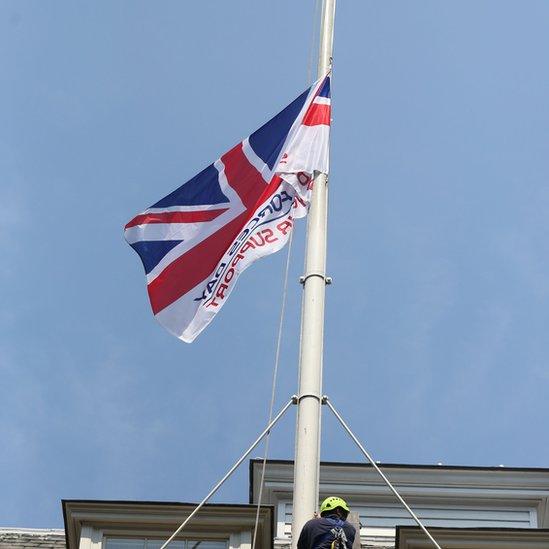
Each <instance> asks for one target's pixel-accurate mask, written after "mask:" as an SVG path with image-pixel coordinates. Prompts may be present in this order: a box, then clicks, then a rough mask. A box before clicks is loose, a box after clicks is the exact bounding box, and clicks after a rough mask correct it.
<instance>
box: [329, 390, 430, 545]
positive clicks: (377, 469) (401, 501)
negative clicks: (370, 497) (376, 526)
mask: <svg viewBox="0 0 549 549" xmlns="http://www.w3.org/2000/svg"><path fill="white" fill-rule="evenodd" d="M325 402H326V405H327V406H328V408H330V410H331V411H332V412H333V414H334V416H335V417H336V419H337V420H338V421H339V423H340V424H341V426H342V427H343V429H345V431H347V434H348V435H349V436H350V437H351V438H352V439H353V442H354V443H355V444H356V445H357V446H358V449H359V450H360V451H361V452H362V453H363V454H364V457H365V458H366V459H367V460H368V461H369V462H370V464H371V465H372V467H373V468H374V469H375V470H376V471H377V473H378V474H379V476H380V477H381V478H382V479H383V481H384V482H385V484H387V486H388V487H389V489H390V490H391V492H393V494H394V495H395V496H396V497H397V499H398V501H400V503H402V505H403V507H404V508H405V509H406V511H408V513H410V516H411V517H412V518H413V519H414V521H415V522H416V524H417V525H418V526H419V527H420V528H421V529H422V530H423V532H424V533H425V535H426V536H427V537H428V538H429V539H430V540H431V541H432V542H433V545H434V546H435V547H436V548H437V549H441V547H440V545H439V544H438V543H437V541H436V540H435V538H434V537H433V536H432V535H431V533H430V532H429V530H427V528H426V527H425V525H424V524H423V522H421V520H419V518H418V516H417V515H416V514H415V513H414V512H413V511H412V509H411V508H410V506H409V505H408V504H407V503H406V502H405V501H404V499H403V498H402V496H401V495H400V494H399V493H398V491H397V489H396V488H395V487H394V486H393V485H392V484H391V481H390V480H389V479H388V478H387V477H386V476H385V475H384V474H383V471H382V470H381V469H380V468H379V467H378V466H377V463H376V462H375V460H374V458H373V457H372V456H371V454H370V453H369V452H368V450H366V448H364V446H363V445H362V444H361V443H360V441H359V440H358V438H357V437H356V436H355V434H354V433H353V432H352V431H351V428H350V427H349V426H348V425H347V424H346V423H345V420H344V419H343V418H342V417H341V416H340V415H339V413H338V411H337V410H336V409H335V408H334V407H333V406H332V403H331V402H330V400H329V399H328V398H326V397H325Z"/></svg>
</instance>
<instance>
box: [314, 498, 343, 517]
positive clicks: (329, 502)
mask: <svg viewBox="0 0 549 549" xmlns="http://www.w3.org/2000/svg"><path fill="white" fill-rule="evenodd" d="M337 507H341V508H342V509H344V510H345V511H347V513H348V512H349V507H347V503H345V500H344V499H341V498H338V497H336V496H330V497H328V498H326V499H325V500H324V501H323V502H322V505H321V506H320V513H321V514H322V513H324V511H331V510H332V509H335V508H337Z"/></svg>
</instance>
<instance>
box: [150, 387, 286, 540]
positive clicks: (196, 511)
mask: <svg viewBox="0 0 549 549" xmlns="http://www.w3.org/2000/svg"><path fill="white" fill-rule="evenodd" d="M295 400H296V397H295V396H293V397H292V398H291V400H290V402H288V403H287V404H286V405H285V406H284V408H282V410H280V412H278V414H277V415H276V416H275V418H274V419H273V420H272V421H271V423H269V425H267V427H266V428H265V430H264V431H263V432H262V433H261V434H260V435H259V436H258V437H257V438H256V439H255V442H254V443H253V444H252V445H251V446H250V447H249V448H248V449H247V450H246V451H245V452H244V454H242V456H241V457H240V458H239V459H238V460H237V461H236V463H235V464H234V465H233V466H232V467H231V468H230V469H229V471H228V472H227V474H226V475H225V476H224V477H223V478H222V479H221V480H220V481H219V482H218V483H217V484H216V485H215V486H214V487H213V488H212V489H211V490H210V493H209V494H208V495H207V496H206V497H205V498H204V499H203V500H202V501H201V502H200V503H199V504H198V505H197V506H196V507H195V508H194V510H193V512H192V513H191V514H190V515H189V516H188V517H187V518H186V519H185V520H184V521H183V522H182V523H181V525H180V526H179V528H178V529H177V530H176V531H175V532H174V533H173V534H172V535H171V536H170V537H169V539H167V540H166V542H165V543H164V545H162V547H161V548H160V549H164V548H165V547H167V546H168V544H169V543H170V542H171V541H173V539H174V538H175V536H177V534H179V532H181V530H183V528H185V526H186V525H187V523H188V522H189V521H190V520H191V519H192V518H193V517H194V516H195V515H196V513H198V511H199V510H200V509H201V507H202V506H203V505H204V504H205V503H206V502H207V501H208V500H209V499H210V498H211V497H212V496H213V495H214V494H215V493H216V492H217V491H218V490H219V488H221V486H222V485H223V484H224V482H225V481H226V480H227V479H228V478H229V477H230V476H231V475H232V474H233V473H234V472H235V470H236V469H237V468H238V466H239V465H240V464H241V463H242V462H243V461H244V460H245V459H246V458H247V457H248V455H249V454H250V452H251V451H252V450H253V449H254V448H255V447H256V446H257V445H258V444H259V443H260V442H261V440H262V439H263V437H264V436H265V435H266V434H267V433H268V432H269V431H270V430H271V429H272V428H273V427H274V425H275V424H276V423H277V422H278V420H279V419H280V418H281V417H282V416H283V415H284V413H285V412H286V410H287V409H288V408H289V407H290V406H291V405H292V404H293V403H294V402H295Z"/></svg>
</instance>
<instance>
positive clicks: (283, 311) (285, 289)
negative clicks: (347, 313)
mask: <svg viewBox="0 0 549 549" xmlns="http://www.w3.org/2000/svg"><path fill="white" fill-rule="evenodd" d="M294 230H295V224H294V227H293V229H292V232H291V233H290V238H289V240H288V253H287V254H286V268H285V272H284V286H283V290H282V305H281V307H280V319H279V322H278V337H277V340H276V354H275V362H274V369H273V382H272V388H271V404H270V406H269V421H268V423H270V422H271V418H272V416H273V408H274V401H275V395H276V384H277V378H278V365H279V363H280V348H281V344H282V330H283V327H284V318H285V314H286V298H287V295H288V274H289V272H290V258H291V255H292V242H293V240H294ZM270 440H271V433H270V431H269V432H268V433H267V436H266V438H265V454H264V455H263V465H262V468H261V480H260V483H259V495H258V497H257V510H256V513H255V525H254V536H253V541H252V549H255V542H256V539H257V527H258V525H259V513H260V510H261V499H262V497H263V485H264V482H265V469H266V467H267V456H268V455H269V442H270Z"/></svg>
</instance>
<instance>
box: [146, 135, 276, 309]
mask: <svg viewBox="0 0 549 549" xmlns="http://www.w3.org/2000/svg"><path fill="white" fill-rule="evenodd" d="M221 160H222V161H223V163H224V164H225V174H226V176H227V180H228V182H229V185H230V186H231V187H232V188H233V189H234V190H235V191H236V192H237V193H238V195H239V196H240V199H241V200H242V202H243V204H244V205H245V206H246V211H244V212H243V213H241V214H240V215H239V216H238V217H236V218H235V219H233V220H232V221H231V222H230V223H228V224H227V225H224V226H223V227H221V228H220V229H219V230H218V231H217V232H215V233H214V234H212V235H211V236H209V237H208V238H206V239H205V240H203V241H202V242H200V243H199V244H197V245H196V246H195V247H194V248H191V249H190V250H189V251H187V252H186V253H185V254H183V255H182V256H180V257H178V258H177V259H176V260H175V261H173V262H172V263H170V264H169V265H168V266H167V267H166V268H165V269H164V270H163V271H162V272H161V273H160V274H159V275H158V276H157V277H156V278H155V279H154V280H153V281H152V282H151V283H150V284H149V285H148V288H147V290H148V292H149V299H150V301H151V307H152V310H153V313H154V314H157V313H158V312H160V311H161V310H162V309H164V308H165V307H167V306H168V305H170V304H171V303H173V302H174V301H175V300H177V299H179V298H180V297H181V296H183V295H185V294H186V293H187V292H188V291H189V290H192V289H193V288H194V287H195V286H196V285H197V284H198V283H199V282H201V281H203V280H205V279H206V278H207V277H208V276H209V275H210V274H211V273H212V271H213V270H214V269H215V266H216V265H217V264H218V263H219V260H220V259H221V257H222V256H223V254H224V253H225V252H226V251H227V249H228V247H229V245H230V244H231V242H232V241H233V240H234V239H235V237H236V236H237V235H238V233H239V232H240V230H241V229H242V227H243V226H244V225H245V224H246V222H247V221H248V219H249V218H250V216H251V214H252V213H253V211H254V210H255V208H256V205H257V204H258V202H259V199H260V197H261V195H262V193H263V192H264V191H265V189H266V187H267V185H266V184H265V180H264V179H263V177H262V176H261V174H260V173H259V172H258V171H257V170H256V169H255V168H254V167H253V166H252V165H251V164H250V163H249V162H248V160H247V158H246V157H245V156H244V152H243V151H242V144H241V143H240V144H238V145H237V146H236V147H234V148H233V149H231V150H230V151H229V152H228V153H227V154H225V155H224V156H222V157H221Z"/></svg>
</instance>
